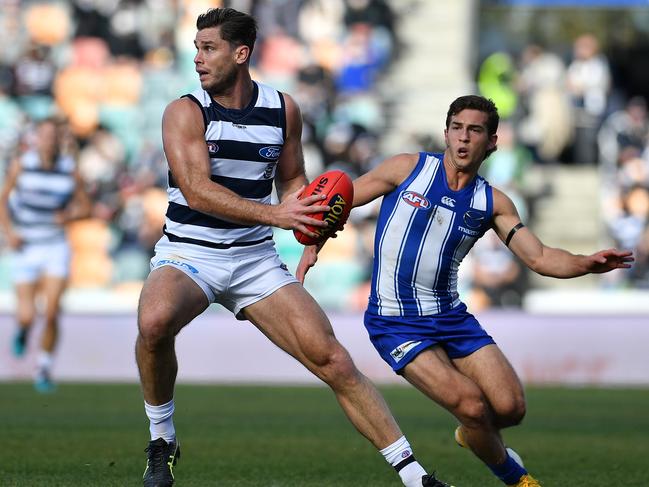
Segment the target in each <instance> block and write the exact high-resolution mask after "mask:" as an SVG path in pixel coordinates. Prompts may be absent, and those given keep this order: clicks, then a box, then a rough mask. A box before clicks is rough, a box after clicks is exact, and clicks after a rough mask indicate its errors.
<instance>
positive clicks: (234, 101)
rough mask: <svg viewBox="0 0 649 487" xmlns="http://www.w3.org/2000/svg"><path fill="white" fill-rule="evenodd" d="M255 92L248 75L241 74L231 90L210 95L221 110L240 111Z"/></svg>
mask: <svg viewBox="0 0 649 487" xmlns="http://www.w3.org/2000/svg"><path fill="white" fill-rule="evenodd" d="M254 91H255V85H254V83H253V81H252V78H251V77H250V74H249V73H245V74H241V75H240V76H239V78H238V79H237V80H236V82H235V83H234V84H233V85H232V87H231V88H229V89H227V90H224V91H223V92H220V93H210V95H211V97H212V99H213V100H214V101H215V102H217V103H218V104H219V105H221V106H222V107H223V108H229V109H231V110H242V109H244V108H246V107H247V106H248V104H249V103H250V100H251V99H252V95H253V93H254Z"/></svg>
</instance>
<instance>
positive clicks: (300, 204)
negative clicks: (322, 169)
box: [271, 186, 331, 237]
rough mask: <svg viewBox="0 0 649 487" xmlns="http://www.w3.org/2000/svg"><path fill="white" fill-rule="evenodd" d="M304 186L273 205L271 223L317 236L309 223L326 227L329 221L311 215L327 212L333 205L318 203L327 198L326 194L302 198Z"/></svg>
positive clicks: (285, 228)
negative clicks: (309, 227)
mask: <svg viewBox="0 0 649 487" xmlns="http://www.w3.org/2000/svg"><path fill="white" fill-rule="evenodd" d="M304 188H305V186H302V187H300V188H299V189H298V190H297V191H294V192H293V193H289V194H288V195H286V197H285V198H284V200H283V201H282V202H281V203H280V204H278V205H275V206H273V207H272V211H273V215H272V223H271V224H272V226H274V227H279V228H283V229H284V230H299V231H300V232H302V233H304V234H306V235H309V236H310V237H317V234H316V233H314V232H312V231H311V230H309V229H308V228H307V225H310V226H313V227H322V228H326V227H327V222H325V221H322V220H318V219H316V218H312V217H311V216H309V215H312V214H314V213H324V212H327V211H329V210H331V207H329V206H327V205H320V204H316V203H320V202H322V201H323V200H324V199H326V196H325V195H311V196H307V197H305V198H300V195H301V194H302V192H303V191H304Z"/></svg>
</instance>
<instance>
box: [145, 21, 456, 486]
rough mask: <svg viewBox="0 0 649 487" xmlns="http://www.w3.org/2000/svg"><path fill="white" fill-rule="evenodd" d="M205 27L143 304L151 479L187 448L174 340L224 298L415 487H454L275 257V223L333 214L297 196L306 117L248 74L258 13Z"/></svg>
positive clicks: (172, 133) (176, 105) (181, 107)
mask: <svg viewBox="0 0 649 487" xmlns="http://www.w3.org/2000/svg"><path fill="white" fill-rule="evenodd" d="M196 27H197V30H198V32H197V34H196V38H195V41H194V42H195V46H196V49H197V52H196V56H195V58H194V63H195V65H196V71H197V73H198V74H199V78H200V84H201V89H200V90H196V91H194V92H193V93H192V94H190V95H188V96H185V97H182V98H180V99H178V100H176V101H173V102H172V103H170V104H169V105H168V107H167V108H166V110H165V113H164V116H163V121H162V132H163V143H164V149H165V154H166V157H167V161H168V163H169V171H170V172H169V190H168V195H169V207H168V209H167V214H166V217H167V219H166V223H165V228H164V236H163V237H162V238H161V240H160V241H159V242H158V244H157V245H156V255H155V256H154V258H153V259H152V261H151V266H152V271H151V274H150V275H149V277H148V278H147V280H146V282H145V284H144V287H143V289H142V293H141V296H140V304H139V310H138V330H139V333H138V338H137V343H136V358H137V363H138V367H139V372H140V381H141V384H142V392H143V395H144V402H145V411H146V413H147V416H148V418H149V420H150V432H151V441H150V442H149V445H148V447H147V449H146V451H147V453H148V457H147V465H146V469H145V471H144V478H143V481H144V485H145V486H157V487H164V486H170V485H172V484H173V482H174V476H173V467H174V465H175V464H176V461H177V459H178V458H179V456H180V450H179V447H178V441H177V440H176V432H175V428H174V424H173V419H172V415H173V412H174V408H175V403H174V385H175V379H176V373H177V368H178V366H177V362H176V355H175V351H174V342H175V336H176V334H177V333H178V332H179V331H180V330H181V329H182V328H183V327H184V326H185V325H187V324H188V323H189V322H190V321H191V320H192V319H193V318H195V317H196V316H197V315H199V314H200V313H202V312H203V311H205V309H206V308H207V307H208V306H209V305H210V304H211V303H212V302H218V303H220V304H222V305H223V306H225V307H226V308H227V309H229V310H230V311H232V312H233V313H234V314H235V315H236V316H237V317H238V318H240V319H247V320H249V321H250V322H252V323H253V324H254V325H255V326H256V327H257V328H259V330H260V331H261V332H262V333H263V334H264V335H266V336H267V337H268V338H269V339H270V340H272V342H273V343H275V344H276V345H277V346H278V347H280V348H281V349H283V350H284V351H285V352H287V353H288V354H290V355H292V356H293V357H295V358H296V359H297V360H299V361H300V362H301V363H302V364H303V365H304V366H305V367H306V368H307V369H309V370H310V371H311V372H313V373H314V374H315V375H316V376H317V377H319V378H320V379H321V380H323V381H324V382H326V383H327V384H328V385H329V386H330V387H331V389H332V390H333V392H334V393H335V395H336V398H337V399H338V401H339V403H340V405H341V407H342V408H343V410H344V412H345V413H346V414H347V416H348V418H349V419H350V421H351V422H352V423H353V425H354V426H355V427H356V428H357V429H358V431H359V432H360V433H361V434H362V435H364V436H365V437H366V438H367V439H368V440H369V441H371V442H372V444H374V446H376V447H377V448H378V449H380V450H381V453H382V454H383V455H384V456H385V458H386V460H387V461H388V462H389V463H390V464H391V465H393V466H394V467H395V469H397V471H398V472H399V475H400V477H401V479H402V481H403V483H404V485H407V486H431V487H444V486H446V485H447V484H445V483H443V482H440V481H438V480H436V479H435V477H434V475H427V474H426V471H425V470H424V469H423V468H422V467H421V465H419V463H418V462H417V461H416V460H415V459H414V456H413V454H412V449H411V448H410V445H409V444H408V442H407V441H406V439H405V437H404V436H403V434H402V433H401V431H400V430H399V427H398V425H397V423H396V422H395V420H394V418H393V417H392V415H391V413H390V411H389V409H388V407H387V405H386V404H385V401H384V400H383V398H382V397H381V396H380V394H379V393H378V391H377V390H376V388H375V387H374V386H373V385H372V384H371V383H370V382H369V381H368V380H367V378H366V377H365V376H364V375H362V374H361V373H360V372H359V371H358V370H357V368H356V367H355V365H354V363H353V362H352V359H351V358H350V356H349V354H348V353H347V351H346V350H345V348H343V347H342V345H341V344H340V343H339V342H338V341H337V340H336V338H335V337H334V334H333V330H332V328H331V325H330V323H329V321H328V319H327V317H326V316H325V314H324V313H323V311H322V310H321V309H320V307H319V306H318V304H317V303H316V302H315V300H314V299H313V298H312V297H311V296H310V295H309V294H308V293H307V292H306V291H305V289H304V287H302V285H301V284H300V283H298V282H297V280H296V279H295V277H293V276H292V275H291V274H290V273H289V272H288V271H287V269H286V266H285V265H284V264H283V263H282V262H281V261H280V259H279V257H278V255H277V252H276V250H275V247H274V243H273V241H272V231H271V227H279V228H283V229H298V230H300V231H302V232H304V233H306V234H308V235H311V236H314V235H315V234H314V233H313V232H311V231H309V230H308V229H307V227H306V225H314V226H325V225H326V223H324V224H323V223H322V222H320V221H319V220H317V219H315V218H313V217H312V216H311V215H313V214H314V213H316V212H321V211H328V210H329V208H328V207H321V206H313V204H314V203H315V202H317V201H320V200H321V199H322V198H321V197H320V196H311V197H307V198H304V199H301V200H300V199H298V195H299V194H300V193H301V191H302V189H303V188H304V187H305V185H306V183H307V179H306V177H305V174H304V160H303V155H302V147H301V132H302V120H301V116H300V112H299V109H298V107H297V105H296V104H295V102H294V101H293V99H292V98H291V97H290V96H288V95H286V94H283V93H280V92H278V91H276V90H274V89H272V88H270V87H268V86H265V85H263V84H261V83H257V82H255V81H253V80H252V79H251V77H250V72H249V61H250V55H251V53H252V49H253V46H254V42H255V38H256V22H255V20H254V19H253V18H252V17H251V16H249V15H246V14H243V13H241V12H237V11H236V10H233V9H230V8H223V9H211V10H209V11H208V12H206V13H205V14H202V15H200V16H199V17H198V20H197V23H196ZM273 181H274V182H275V184H276V188H277V192H278V194H279V196H280V200H281V202H280V203H279V204H276V205H272V204H271V200H270V196H271V190H272V182H273ZM215 346H218V344H215ZM296 453H297V452H296ZM211 483H212V484H214V485H218V484H219V481H218V480H217V479H215V480H214V481H213V482H211Z"/></svg>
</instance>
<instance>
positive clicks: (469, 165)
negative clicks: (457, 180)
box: [444, 109, 497, 170]
mask: <svg viewBox="0 0 649 487" xmlns="http://www.w3.org/2000/svg"><path fill="white" fill-rule="evenodd" d="M444 138H445V140H446V147H447V154H449V155H450V159H451V162H452V163H453V165H454V166H455V167H456V168H457V169H459V170H473V169H476V170H477V168H478V167H480V164H481V163H482V161H483V160H484V158H485V154H486V152H487V150H489V149H493V148H494V147H495V146H496V140H497V137H496V135H489V132H488V130H487V114H486V113H485V112H481V111H479V110H471V109H465V110H462V111H461V112H459V113H457V114H455V115H453V116H452V117H451V121H450V123H449V126H448V129H446V130H445V131H444Z"/></svg>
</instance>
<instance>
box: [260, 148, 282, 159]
mask: <svg viewBox="0 0 649 487" xmlns="http://www.w3.org/2000/svg"><path fill="white" fill-rule="evenodd" d="M281 153H282V148H281V147H278V146H276V145H271V146H270V147H263V148H261V149H259V155H260V156H261V157H263V158H264V159H272V160H277V159H278V158H279V155H280V154H281Z"/></svg>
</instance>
